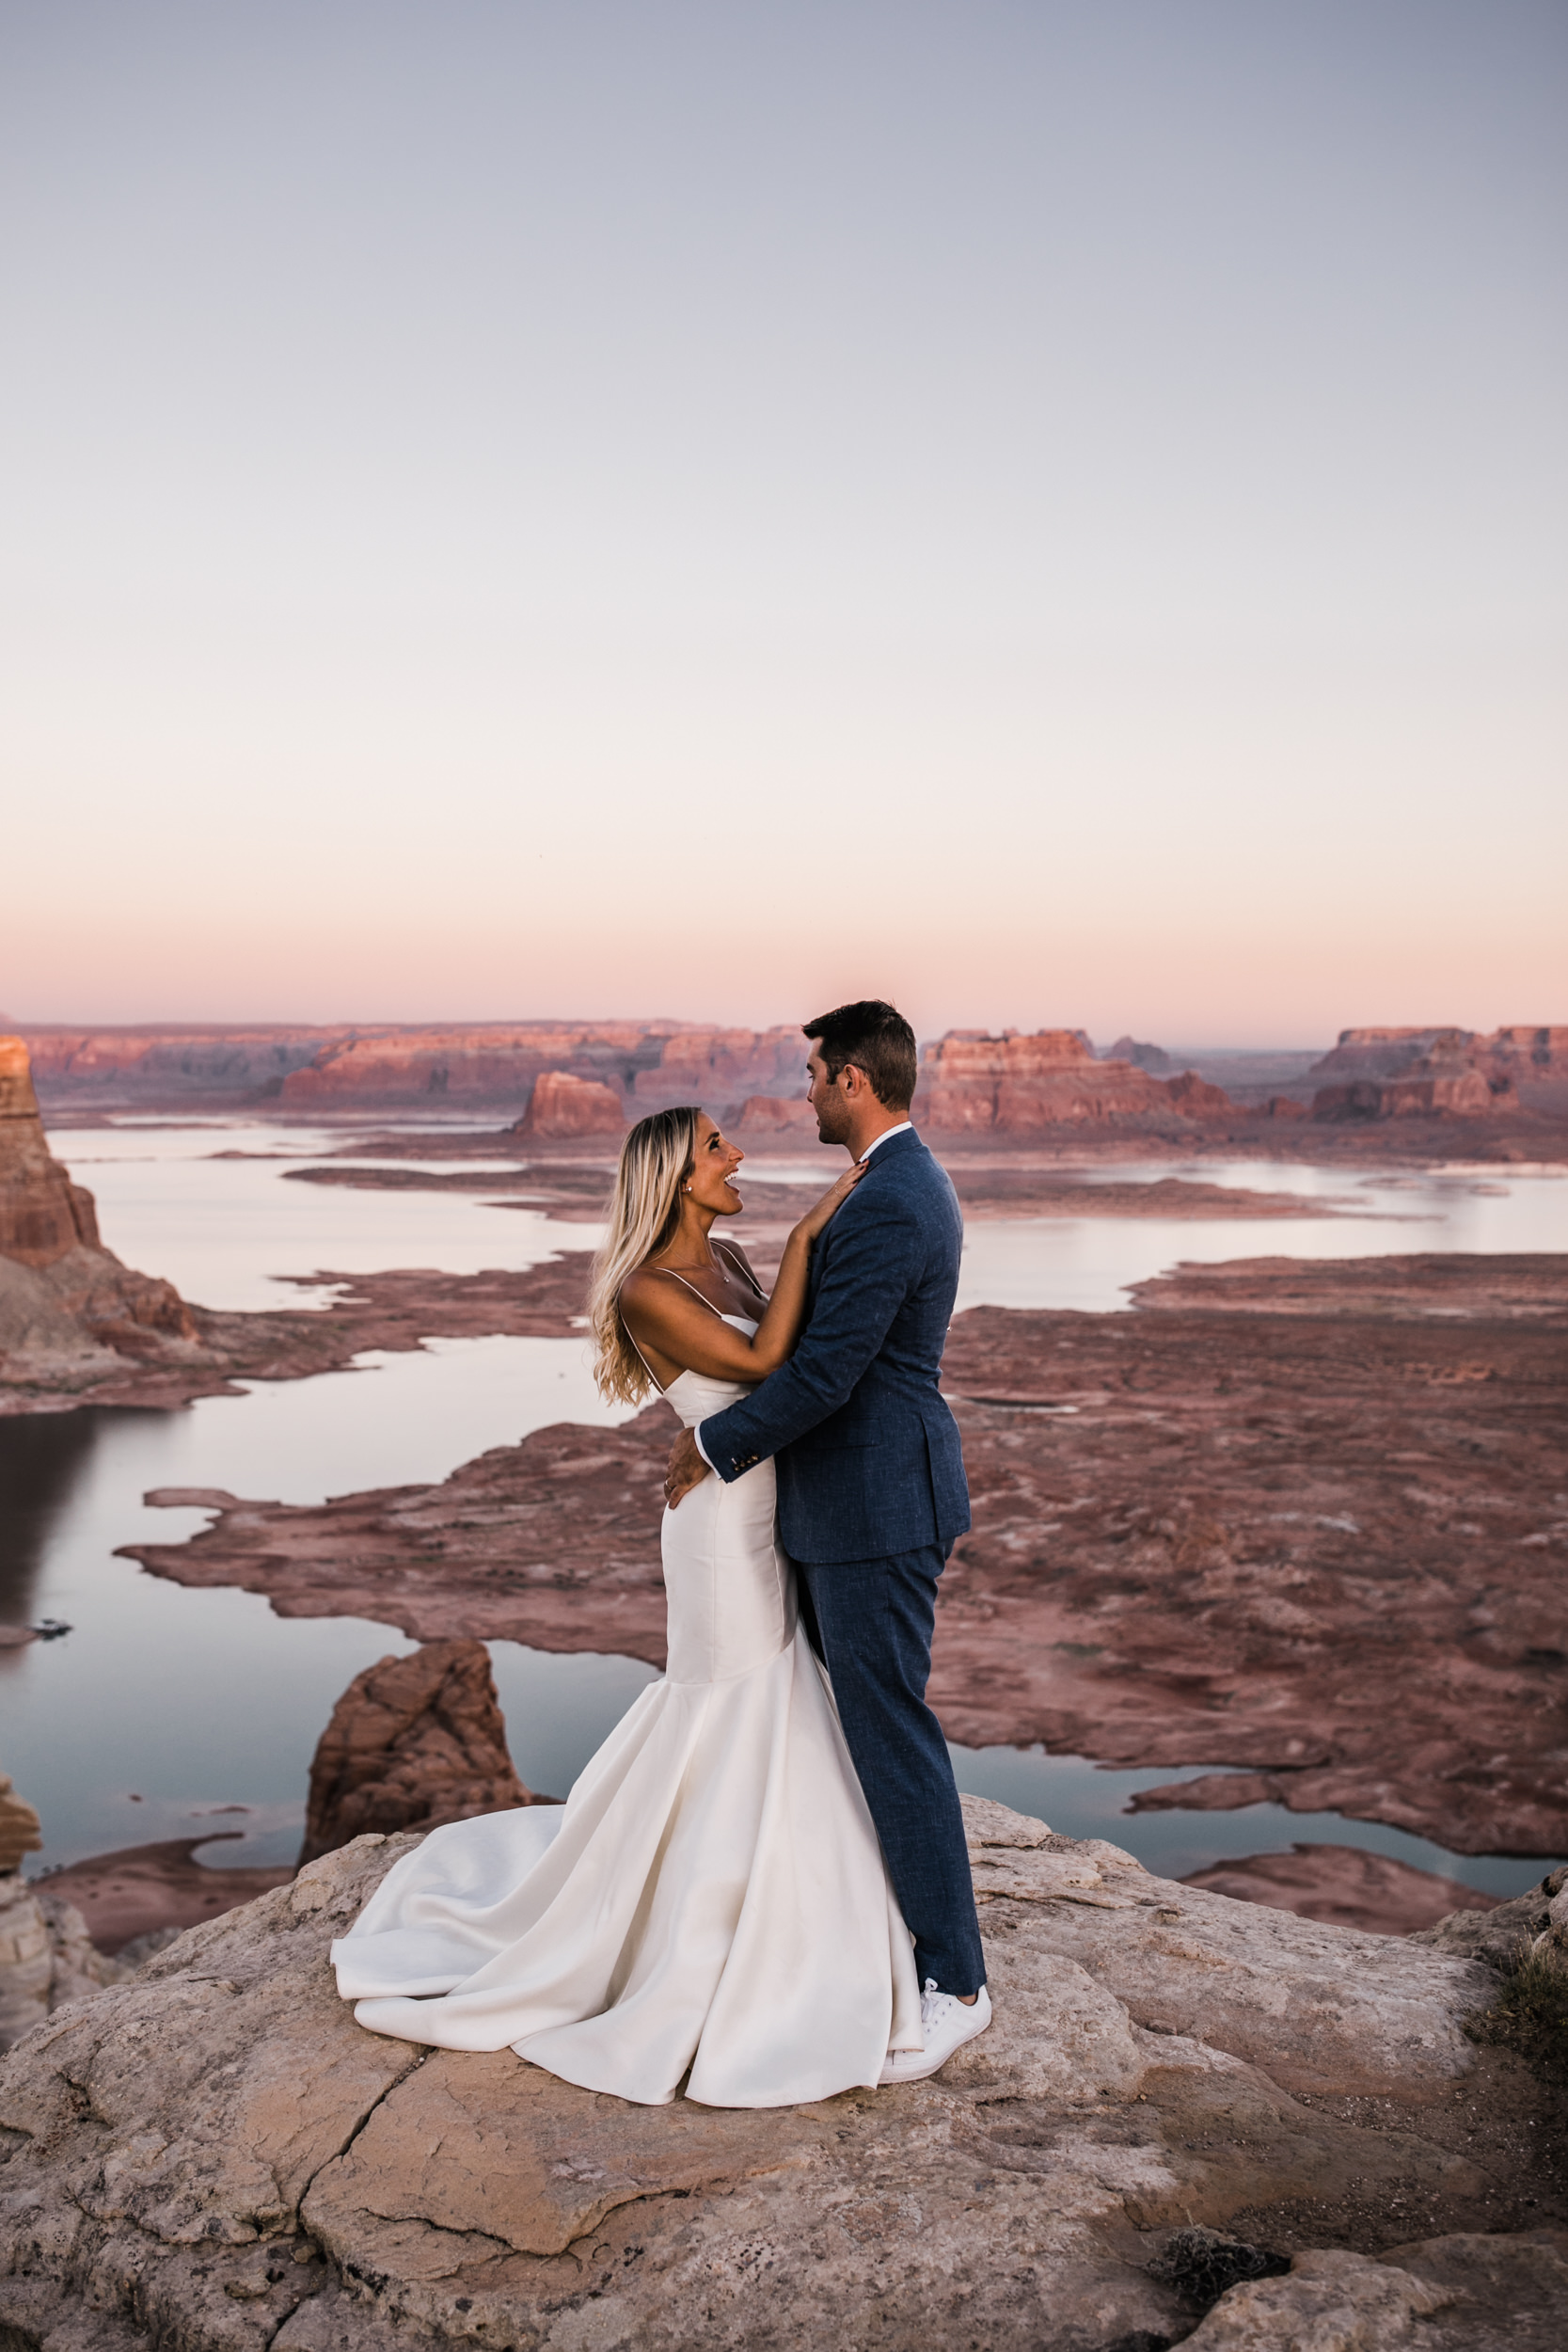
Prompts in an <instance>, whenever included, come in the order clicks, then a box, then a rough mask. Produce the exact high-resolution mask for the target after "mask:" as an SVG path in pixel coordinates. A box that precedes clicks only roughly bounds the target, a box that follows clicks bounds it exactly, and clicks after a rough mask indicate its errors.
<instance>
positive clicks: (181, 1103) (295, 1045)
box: [22, 1021, 1568, 1142]
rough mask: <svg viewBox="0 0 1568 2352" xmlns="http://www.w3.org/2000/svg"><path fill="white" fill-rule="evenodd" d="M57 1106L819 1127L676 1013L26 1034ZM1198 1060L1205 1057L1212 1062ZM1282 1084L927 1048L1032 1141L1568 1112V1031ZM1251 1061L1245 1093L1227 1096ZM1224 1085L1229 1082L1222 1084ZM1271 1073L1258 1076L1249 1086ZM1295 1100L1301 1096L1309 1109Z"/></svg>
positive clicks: (604, 1128)
mask: <svg viewBox="0 0 1568 2352" xmlns="http://www.w3.org/2000/svg"><path fill="white" fill-rule="evenodd" d="M22 1038H23V1041H24V1043H25V1045H26V1046H27V1047H28V1048H30V1050H31V1054H32V1064H33V1073H34V1077H35V1080H36V1082H37V1086H38V1089H39V1095H40V1100H41V1102H42V1104H43V1106H44V1108H45V1110H46V1111H47V1112H48V1113H49V1114H50V1115H51V1116H52V1117H54V1118H55V1119H60V1118H62V1117H69V1115H70V1114H71V1111H72V1110H80V1111H95V1112H96V1111H110V1110H128V1109H145V1110H151V1109H170V1110H173V1109H180V1108H193V1107H197V1106H198V1105H200V1106H204V1107H211V1108H214V1109H219V1108H221V1109H225V1110H232V1109H235V1108H240V1107H244V1106H246V1105H255V1106H257V1107H261V1108H264V1107H268V1106H273V1107H277V1108H278V1109H281V1110H285V1111H292V1112H295V1113H298V1114H302V1115H304V1116H307V1117H309V1116H310V1115H311V1114H323V1115H325V1114H330V1113H333V1112H357V1113H362V1114H367V1115H372V1116H373V1115H375V1114H377V1113H380V1112H384V1111H388V1112H389V1111H394V1110H399V1109H401V1110H415V1109H419V1110H431V1111H439V1110H442V1109H449V1110H452V1111H470V1112H491V1111H494V1112H497V1113H499V1114H502V1115H503V1116H505V1117H507V1118H509V1119H510V1120H512V1121H514V1122H515V1123H516V1124H517V1125H518V1130H519V1132H520V1133H521V1134H523V1135H525V1136H528V1137H530V1138H531V1139H538V1140H541V1141H548V1140H554V1141H558V1142H570V1141H572V1140H574V1139H578V1138H582V1139H585V1140H586V1139H589V1138H593V1137H604V1136H613V1135H616V1134H618V1133H620V1132H621V1131H622V1129H623V1128H624V1127H625V1125H626V1121H627V1120H632V1119H638V1118H641V1116H642V1115H643V1114H644V1113H645V1112H647V1111H650V1110H657V1109H662V1108H664V1107H666V1106H668V1105H670V1104H676V1103H701V1104H704V1105H705V1107H706V1108H708V1109H710V1110H712V1111H714V1112H715V1113H716V1114H717V1115H719V1116H721V1117H722V1118H723V1119H725V1120H726V1121H727V1122H728V1123H730V1124H732V1125H734V1126H736V1127H737V1128H738V1131H739V1132H740V1133H741V1135H742V1136H752V1137H755V1138H759V1139H765V1138H768V1137H778V1138H780V1139H784V1138H787V1137H788V1136H791V1135H802V1136H803V1135H805V1134H807V1132H808V1131H809V1130H811V1129H812V1121H811V1119H810V1114H809V1112H808V1111H807V1110H806V1109H805V1107H804V1104H803V1099H802V1098H803V1095H804V1066H805V1054H806V1043H805V1040H804V1039H803V1037H802V1036H801V1034H800V1030H799V1029H798V1028H797V1027H795V1026H793V1025H789V1024H784V1025H780V1026H777V1027H774V1028H770V1029H745V1028H730V1027H722V1026H720V1025H704V1024H699V1023H692V1022H676V1021H576V1022H562V1021H522V1022H478V1023H468V1024H441V1023H424V1024H412V1025H400V1024H393V1023H388V1024H382V1025H371V1026H367V1025H359V1026H357V1027H356V1026H353V1025H338V1026H333V1027H309V1026H303V1025H301V1026H289V1025H273V1026H265V1025H252V1026H250V1027H241V1026H230V1027H224V1026H220V1025H208V1026H202V1025H185V1026H180V1025H168V1026H164V1027H160V1026H157V1025H144V1026H140V1027H128V1028H115V1029H110V1028H100V1029H91V1028H68V1027H65V1026H63V1025H58V1026H53V1027H47V1028H39V1029H29V1030H24V1031H23V1032H22ZM1196 1058H1198V1059H1200V1060H1201V1059H1203V1057H1201V1056H1200V1057H1196ZM1304 1058H1305V1057H1273V1059H1274V1060H1275V1061H1280V1062H1284V1061H1291V1060H1293V1061H1294V1062H1295V1071H1296V1074H1294V1075H1292V1076H1291V1078H1290V1082H1289V1084H1288V1085H1287V1086H1285V1087H1284V1089H1282V1090H1281V1089H1280V1088H1279V1086H1278V1084H1277V1081H1275V1082H1274V1083H1270V1082H1269V1077H1268V1068H1267V1065H1268V1064H1269V1062H1270V1059H1271V1057H1268V1056H1255V1057H1251V1061H1256V1062H1257V1063H1258V1065H1259V1067H1258V1069H1257V1070H1256V1071H1254V1070H1253V1069H1252V1067H1251V1061H1249V1059H1248V1057H1244V1056H1222V1055H1218V1054H1216V1055H1215V1056H1214V1057H1212V1059H1210V1060H1209V1061H1208V1063H1207V1066H1206V1068H1205V1070H1204V1071H1202V1072H1196V1071H1194V1070H1192V1069H1186V1070H1182V1069H1180V1068H1178V1066H1177V1063H1178V1057H1176V1056H1174V1055H1172V1054H1171V1053H1170V1052H1168V1051H1167V1050H1166V1049H1165V1048H1164V1047H1162V1046H1159V1045H1155V1044H1150V1043H1146V1042H1143V1041H1138V1040H1135V1039H1132V1038H1131V1037H1124V1038H1119V1039H1118V1040H1117V1042H1116V1044H1115V1045H1113V1046H1111V1047H1109V1048H1101V1049H1098V1050H1097V1049H1096V1047H1095V1046H1094V1045H1093V1043H1092V1042H1091V1041H1090V1040H1089V1038H1088V1037H1087V1036H1086V1035H1085V1032H1084V1031H1083V1030H1082V1029H1066V1028H1063V1029H1039V1030H1035V1031H1033V1032H1028V1033H1025V1032H1022V1031H1019V1030H1013V1029H1006V1030H1003V1031H1002V1032H1001V1033H1000V1034H991V1033H989V1032H986V1031H981V1030H971V1029H951V1030H949V1031H948V1032H947V1033H946V1034H945V1036H943V1037H942V1038H940V1039H938V1040H937V1041H935V1042H934V1043H931V1044H928V1045H927V1047H926V1048H925V1050H924V1054H923V1058H922V1068H921V1080H920V1090H919V1093H918V1095H917V1097H916V1104H915V1117H916V1120H917V1121H918V1122H919V1123H920V1124H921V1125H922V1126H924V1127H927V1128H929V1129H930V1130H931V1131H932V1132H933V1134H936V1135H944V1136H971V1135H973V1136H979V1135H991V1136H996V1137H998V1138H1002V1137H1007V1136H1023V1137H1027V1136H1031V1135H1035V1134H1044V1133H1046V1132H1047V1131H1051V1130H1056V1131H1061V1130H1063V1129H1072V1128H1081V1129H1095V1128H1109V1129H1125V1130H1127V1131H1128V1132H1131V1133H1139V1132H1148V1133H1149V1134H1156V1133H1168V1134H1178V1135H1180V1134H1183V1133H1185V1132H1187V1131H1188V1130H1193V1129H1207V1130H1209V1131H1210V1132H1211V1133H1214V1132H1216V1122H1220V1121H1229V1122H1234V1121H1236V1120H1243V1119H1247V1118H1266V1117H1269V1116H1271V1115H1273V1116H1276V1117H1296V1116H1300V1115H1302V1114H1303V1113H1304V1112H1305V1110H1306V1108H1307V1104H1310V1106H1311V1110H1312V1114H1313V1116H1314V1117H1315V1118H1317V1119H1319V1120H1327V1121H1341V1122H1343V1121H1364V1120H1385V1119H1409V1118H1418V1119H1432V1118H1463V1119H1473V1118H1481V1117H1486V1116H1489V1115H1493V1116H1496V1115H1501V1114H1504V1113H1507V1114H1518V1113H1521V1112H1523V1113H1525V1114H1527V1115H1534V1116H1538V1117H1545V1118H1549V1119H1553V1120H1558V1119H1568V1027H1554V1026H1550V1025H1545V1026H1538V1027H1529V1026H1516V1027H1509V1028H1501V1029H1497V1030H1494V1031H1492V1032H1491V1033H1490V1034H1482V1033H1481V1032H1479V1031H1475V1030H1469V1029H1462V1028H1457V1027H1430V1028H1356V1029H1346V1030H1344V1031H1343V1032H1342V1033H1341V1035H1340V1037H1339V1040H1338V1043H1337V1044H1336V1045H1335V1046H1334V1048H1333V1050H1332V1051H1331V1052H1330V1053H1328V1054H1325V1055H1323V1057H1321V1058H1320V1059H1319V1060H1317V1061H1316V1062H1314V1063H1312V1065H1311V1067H1310V1068H1308V1069H1307V1070H1305V1071H1302V1070H1301V1066H1300V1065H1301V1061H1302V1060H1303V1059H1304ZM1232 1063H1234V1065H1235V1079H1236V1083H1235V1087H1234V1090H1233V1091H1231V1090H1227V1089H1228V1087H1229V1080H1230V1073H1231V1066H1232ZM1222 1076H1223V1077H1225V1078H1226V1079H1227V1086H1226V1087H1222V1086H1218V1085H1215V1084H1213V1083H1212V1080H1213V1079H1214V1078H1215V1077H1222ZM1254 1080H1257V1081H1261V1083H1251V1082H1249V1081H1254ZM1292 1097H1293V1098H1294V1099H1293V1100H1292V1099H1291V1098H1292Z"/></svg>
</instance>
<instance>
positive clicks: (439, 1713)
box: [299, 1641, 539, 1864]
mask: <svg viewBox="0 0 1568 2352" xmlns="http://www.w3.org/2000/svg"><path fill="white" fill-rule="evenodd" d="M538 1802H539V1800H538V1799H537V1798H536V1797H534V1796H533V1795H532V1794H531V1791H530V1790H529V1789H527V1788H524V1787H523V1784H522V1782H521V1781H520V1780H519V1779H518V1777H517V1774H516V1772H515V1768H514V1766H513V1762H512V1758H511V1756H510V1755H509V1754H508V1752H507V1745H506V1724H505V1721H504V1719H503V1717H502V1715H501V1710H500V1702H499V1699H498V1698H497V1696H496V1683H495V1677H494V1676H493V1675H492V1673H491V1671H490V1653H489V1651H488V1650H487V1649H486V1648H485V1646H484V1645H483V1642H475V1641H446V1642H427V1643H426V1644H425V1645H424V1647H423V1648H422V1649H417V1650H415V1651H414V1652H413V1654H412V1655H411V1656H410V1657H407V1658H383V1659H380V1660H378V1661H377V1662H376V1664H375V1665H373V1666H367V1667H366V1668H365V1670H364V1672H363V1673H362V1674H357V1675H356V1676H355V1677H354V1680H353V1681H352V1682H351V1683H350V1684H349V1686H348V1689H347V1690H346V1691H345V1692H343V1695H342V1697H341V1699H340V1700H339V1701H338V1704H337V1706H336V1707H335V1708H333V1710H332V1720H331V1722H330V1723H329V1724H327V1726H326V1729H325V1731H324V1732H323V1733H322V1736H321V1738H320V1740H318V1741H317V1743H316V1754H315V1758H314V1761H313V1762H312V1764H311V1766H310V1794H309V1801H308V1803H307V1805H306V1814H305V1843H304V1846H303V1847H302V1849H301V1851H300V1857H299V1858H300V1861H301V1863H302V1864H304V1863H307V1862H313V1861H315V1859H316V1857H317V1856H318V1854H324V1853H327V1852H330V1851H331V1850H332V1849H333V1848H334V1847H337V1846H346V1845H347V1844H348V1843H349V1841H350V1839H351V1838H355V1837H358V1836H361V1835H362V1834H363V1833H364V1832H365V1831H367V1830H378V1831H380V1832H382V1833H383V1834H384V1835H385V1834H386V1833H388V1832H390V1831H395V1830H403V1829H420V1830H426V1829H436V1827H438V1826H439V1824H440V1823H441V1822H443V1821H466V1820H469V1819H470V1818H471V1817H472V1816H473V1815H474V1814H476V1813H503V1812H506V1811H507V1810H509V1809H510V1808H511V1807H512V1806H514V1805H520V1804H537V1803H538Z"/></svg>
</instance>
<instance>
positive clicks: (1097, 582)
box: [0, 0, 1568, 1044]
mask: <svg viewBox="0 0 1568 2352" xmlns="http://www.w3.org/2000/svg"><path fill="white" fill-rule="evenodd" d="M1565 119H1568V10H1565V9H1564V8H1563V7H1562V6H1561V5H1560V0H1549V4H1548V0H1471V4H1470V5H1464V6H1454V5H1449V0H1292V4H1291V5H1284V4H1282V0H1075V4H1074V5H1071V6H1068V5H1059V4H1058V0H1029V4H1028V5H1024V4H1023V0H1011V4H1003V0H947V5H941V6H927V5H922V4H921V0H896V4H895V0H831V4H827V5H817V4H816V0H776V5H768V6H757V5H747V0H684V4H680V0H677V4H673V5H672V4H668V0H628V4H626V5H623V4H622V0H571V4H570V5H568V4H567V0H554V5H550V6H533V5H528V0H507V4H506V5H501V4H500V0H440V4H439V5H436V0H423V4H422V5H418V6H412V5H406V0H264V5H263V0H199V4H187V5H161V4H158V0H108V4H107V5H99V4H96V0H24V4H22V5H19V4H18V0H0V191H3V202H4V207H5V218H6V231H5V236H4V240H3V253H0V273H3V292H0V299H3V307H4V316H5V320H6V328H7V332H6V362H5V370H4V380H3V391H0V401H3V407H4V416H5V424H4V435H3V449H4V467H5V484H4V513H5V516H6V521H5V528H4V532H3V533H0V598H3V603H4V629H3V639H4V644H3V649H0V660H3V665H4V675H3V678H0V789H3V794H4V803H5V815H4V834H3V836H0V838H3V840H4V843H5V851H6V855H5V868H6V874H7V880H6V885H5V898H4V914H3V916H0V1008H3V1009H4V1011H5V1012H6V1013H8V1015H10V1016H11V1017H12V1018H14V1019H20V1020H24V1021H27V1020H34V1021H42V1020H53V1019H60V1020H65V1019H69V1020H78V1019H91V1020H98V1021H115V1020H121V1021H126V1020H141V1019H150V1018H165V1017H170V1018H172V1017H182V1018H192V1019H206V1020H227V1019H241V1018H258V1019H323V1020H325V1019H338V1018H349V1017H353V1018H361V1019H387V1018H398V1019H437V1018H458V1017H464V1016H467V1017H473V1018H496V1017H503V1016H518V1017H523V1016H530V1015H539V1014H566V1013H580V1014H606V1013H628V1014H630V1013H644V1014H663V1015H670V1016H676V1017H681V1018H688V1019H705V1018H718V1019H723V1020H728V1021H739V1022H752V1023H757V1024H763V1023H768V1022H771V1021H777V1020H787V1019H798V1018H800V1016H801V1015H802V1014H807V1013H814V1012H816V1011H818V1010H820V1009H822V1008H823V1006H824V1005H826V1004H829V1003H831V1002H832V1001H834V1000H835V999H837V998H839V997H841V996H846V995H859V994H863V993H879V994H890V995H893V996H895V997H896V998H897V999H898V1000H899V1001H900V1002H901V1003H902V1004H903V1005H904V1006H905V1008H906V1009H907V1010H909V1012H910V1013H911V1017H912V1018H913V1019H914V1020H915V1023H916V1025H917V1027H918V1028H919V1029H920V1030H921V1032H922V1034H925V1035H929V1034H931V1033H932V1032H934V1031H935V1030H938V1029H940V1028H942V1027H945V1026H947V1025H950V1024H956V1025H978V1024H986V1025H1002V1024H1004V1023H1011V1024H1018V1025H1025V1026H1035V1025H1038V1024H1052V1025H1054V1024H1066V1025H1083V1026H1085V1027H1086V1028H1088V1029H1089V1030H1090V1031H1091V1033H1092V1034H1093V1035H1094V1036H1095V1037H1096V1038H1098V1039H1101V1040H1109V1039H1111V1038H1113V1037H1115V1036H1116V1035H1117V1033H1118V1032H1119V1031H1122V1030H1126V1029H1129V1028H1130V1029H1132V1031H1134V1033H1135V1034H1137V1035H1139V1036H1141V1037H1149V1038H1155V1039H1158V1040H1161V1041H1167V1042H1186V1043H1196V1042H1215V1043H1218V1042H1236V1043H1243V1042H1265V1041H1267V1042H1277V1043H1282V1044H1289V1043H1302V1044H1317V1043H1321V1042H1323V1041H1326V1040H1327V1039H1328V1038H1330V1037H1331V1036H1332V1034H1333V1033H1334V1032H1335V1031H1336V1030H1337V1029H1338V1028H1339V1027H1341V1026H1343V1025H1347V1024H1350V1023H1362V1022H1418V1023H1425V1022H1432V1021H1454V1022H1461V1023H1464V1024H1465V1025H1470V1026H1487V1027H1489V1026H1492V1025H1495V1024H1497V1023H1498V1022H1521V1021H1530V1022H1536V1021H1549V1020H1557V1021H1568V946H1565V943H1568V921H1565V919H1564V906H1565V904H1568V780H1565V775H1564V757H1563V755H1564V747H1565V740H1568V725H1565V715H1568V714H1565V708H1564V699H1565V698H1564V685H1563V663H1562V653H1563V637H1564V628H1563V624H1564V613H1565V603H1568V598H1565V595H1564V589H1565V580H1568V513H1565V507H1568V499H1565V496H1564V490H1565V473H1568V467H1565V462H1564V460H1565V450H1568V431H1565V423H1564V420H1565V416H1568V407H1565V392H1568V368H1565V365H1564V360H1565V357H1568V352H1565V345H1568V333H1565V324H1568V312H1565V307H1564V301H1563V294H1564V285H1563V279H1564V274H1565V271H1564V260H1565V255H1568V201H1565V197H1568V139H1565V138H1564V135H1563V124H1564V120H1565Z"/></svg>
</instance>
